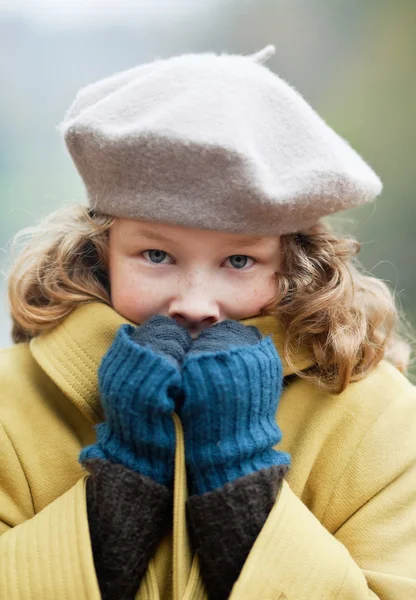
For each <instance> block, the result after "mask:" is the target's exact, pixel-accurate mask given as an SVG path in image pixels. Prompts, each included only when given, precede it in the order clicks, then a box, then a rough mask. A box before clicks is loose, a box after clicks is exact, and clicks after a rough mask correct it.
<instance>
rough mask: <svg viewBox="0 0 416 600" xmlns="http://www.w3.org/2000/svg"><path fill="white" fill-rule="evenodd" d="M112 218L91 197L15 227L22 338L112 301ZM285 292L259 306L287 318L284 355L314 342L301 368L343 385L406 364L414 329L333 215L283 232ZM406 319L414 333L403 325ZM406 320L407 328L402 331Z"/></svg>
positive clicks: (15, 318)
mask: <svg viewBox="0 0 416 600" xmlns="http://www.w3.org/2000/svg"><path fill="white" fill-rule="evenodd" d="M113 222H114V219H113V218H112V217H109V216H108V215H103V214H100V213H98V212H95V211H94V210H91V209H88V208H87V207H84V206H73V207H70V208H66V209H62V210H59V211H56V212H55V213H52V214H51V215H50V216H49V217H48V218H46V219H45V220H44V221H43V222H41V223H40V224H39V225H38V226H37V227H32V228H27V229H24V230H22V231H21V232H20V233H18V234H17V235H16V236H15V238H14V240H13V242H12V251H16V250H17V249H18V246H19V245H20V243H21V242H23V248H22V250H21V252H20V254H18V256H17V259H16V261H15V262H14V264H13V266H12V268H11V270H10V272H9V275H8V297H9V304H10V310H11V318H12V323H13V328H12V338H13V341H14V342H15V343H19V342H24V341H28V340H30V339H31V338H33V337H35V336H36V335H38V334H39V333H41V332H42V331H45V330H48V329H51V328H53V327H55V326H56V325H57V324H58V323H59V322H61V321H62V320H63V319H65V317H66V316H67V315H68V314H69V313H71V312H72V311H73V310H74V309H75V308H76V307H77V306H79V305H81V304H86V303H88V302H91V301H97V300H98V301H100V302H104V303H106V304H108V305H109V306H111V297H110V282H109V280H108V276H107V271H108V233H109V230H110V228H111V226H112V224H113ZM281 244H282V252H283V268H282V273H279V274H278V275H277V278H278V292H277V294H276V296H275V298H273V300H272V301H271V302H270V303H269V304H268V305H267V306H266V307H264V309H263V311H262V314H270V315H274V316H276V317H277V318H278V319H279V320H280V321H281V323H282V324H283V326H284V331H285V335H284V350H283V352H284V359H285V360H286V361H287V363H288V364H289V365H291V366H292V367H293V369H294V370H296V367H295V365H294V364H293V363H292V360H291V356H293V354H292V353H293V349H294V348H295V347H297V346H299V345H305V346H307V347H308V348H309V349H310V351H311V352H312V353H313V356H314V358H315V363H316V364H315V365H314V366H313V367H311V368H310V369H306V370H305V371H302V372H298V371H296V373H297V374H298V375H299V376H300V377H302V378H304V379H307V380H310V381H312V382H313V383H315V384H316V385H318V386H320V387H322V388H324V389H325V390H327V391H329V392H330V393H334V394H339V393H341V392H342V391H343V390H345V388H346V387H347V385H348V383H349V382H351V381H357V380H359V379H362V378H363V377H365V376H366V374H367V373H369V372H370V371H371V370H372V369H374V367H375V366H376V365H377V364H378V363H379V362H380V361H381V360H382V359H383V358H385V359H386V360H388V361H389V362H391V363H392V364H394V365H395V366H396V367H397V368H398V369H399V370H400V371H401V372H403V373H404V374H406V373H407V369H408V366H409V360H410V355H411V345H410V343H408V342H407V341H406V340H405V337H406V335H407V337H408V340H409V342H410V341H411V342H413V337H412V336H411V335H410V334H409V333H408V332H409V331H411V327H410V325H409V323H408V322H407V321H406V319H405V317H404V316H403V315H401V314H400V312H399V309H398V308H397V307H396V303H395V299H394V296H393V294H392V293H391V292H390V290H389V288H388V287H387V285H386V284H385V283H384V282H383V281H382V280H380V279H377V278H375V277H372V276H367V275H365V273H364V272H360V269H361V271H363V269H362V267H360V265H359V263H358V262H357V261H356V259H355V258H354V257H355V256H356V255H357V254H358V252H359V250H360V244H359V242H357V241H356V240H354V239H352V238H349V237H339V236H337V235H335V234H334V232H333V231H332V230H331V227H330V226H329V225H328V224H324V223H322V222H320V223H318V224H317V225H316V226H315V227H313V228H310V229H308V230H305V231H300V232H297V233H293V234H288V235H283V236H282V237H281ZM404 326H406V328H408V329H407V333H405V328H404ZM400 329H403V332H402V333H399V330H400Z"/></svg>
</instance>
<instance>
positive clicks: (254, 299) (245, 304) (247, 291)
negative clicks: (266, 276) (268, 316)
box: [234, 278, 277, 318]
mask: <svg viewBox="0 0 416 600" xmlns="http://www.w3.org/2000/svg"><path fill="white" fill-rule="evenodd" d="M276 291H277V286H276V283H275V279H274V278H270V280H267V281H264V282H263V281H261V282H257V283H255V282H252V283H251V284H249V285H247V286H245V288H244V290H239V291H238V292H237V293H235V295H234V301H235V306H236V307H238V309H239V310H240V311H243V313H244V315H253V314H257V313H259V312H260V311H261V310H262V308H264V306H266V304H267V303H268V302H269V301H270V299H271V298H272V297H273V296H274V294H275V293H276ZM241 318H242V317H241Z"/></svg>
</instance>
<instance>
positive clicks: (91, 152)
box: [58, 45, 382, 235]
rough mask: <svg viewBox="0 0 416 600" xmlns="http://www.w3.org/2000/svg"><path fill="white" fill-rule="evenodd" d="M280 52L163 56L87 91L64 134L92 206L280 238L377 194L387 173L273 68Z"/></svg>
mask: <svg viewBox="0 0 416 600" xmlns="http://www.w3.org/2000/svg"><path fill="white" fill-rule="evenodd" d="M274 52H275V47H274V46H273V45H269V46H266V47H265V48H264V49H263V50H261V51H259V52H257V53H255V54H251V55H239V54H227V53H222V54H215V53H213V52H202V53H188V54H182V55H179V56H173V57H169V58H165V59H160V58H159V59H155V60H153V61H152V62H150V63H146V64H142V65H139V66H137V67H134V68H131V69H128V70H124V71H121V72H119V73H116V74H114V75H112V76H110V77H106V78H104V79H101V80H99V81H97V82H95V83H93V84H91V85H88V86H86V87H84V88H82V89H81V90H80V91H79V92H78V94H77V95H76V97H75V100H74V102H73V104H72V106H71V107H70V108H69V110H68V112H67V113H66V115H65V117H64V120H63V121H62V123H61V124H60V125H59V126H58V130H59V131H60V133H61V134H62V135H63V137H64V140H65V143H66V145H67V148H68V150H69V152H70V154H71V156H72V159H73V161H74V163H75V165H76V168H77V170H78V172H79V174H80V175H81V177H82V179H83V182H84V184H85V187H86V190H87V195H88V199H89V203H90V206H92V207H94V208H96V209H98V210H100V211H101V212H104V213H106V214H109V215H113V216H116V217H126V218H132V219H140V220H144V221H156V222H160V223H168V224H177V225H184V226H188V227H195V228H200V229H214V230H218V231H229V232H236V233H246V234H253V235H273V234H277V235H281V234H285V233H292V232H295V231H299V230H301V229H302V228H306V227H309V226H311V225H313V224H314V223H315V222H316V221H317V219H319V218H320V217H323V216H325V215H329V214H331V213H334V212H338V211H342V210H345V209H348V208H350V207H353V206H357V205H360V204H363V203H366V202H371V201H373V200H374V199H375V198H376V196H377V195H378V194H380V192H381V190H382V184H381V181H380V179H379V177H378V176H377V175H376V174H375V172H374V171H373V170H372V168H371V167H370V166H369V165H368V164H367V163H366V162H365V161H364V160H363V158H361V156H360V155H359V154H358V153H357V152H356V151H355V150H354V149H353V148H352V147H351V146H350V145H349V143H348V142H347V141H346V140H344V139H343V138H342V137H340V136H339V135H338V134H337V133H336V132H335V131H334V130H333V129H332V128H331V127H330V126H329V125H327V123H326V122H325V121H324V120H323V119H322V118H321V117H320V116H319V115H318V113H317V112H316V111H315V110H314V109H313V108H312V107H311V106H310V105H309V104H308V103H307V101H306V100H305V99H304V98H303V97H302V96H301V94H300V93H299V92H298V91H297V90H295V89H294V87H292V86H291V85H290V84H289V83H287V82H286V81H284V80H283V79H282V78H280V77H279V76H277V75H276V74H275V73H273V72H272V71H271V70H270V69H269V68H268V67H267V66H266V65H265V64H264V63H265V62H266V61H267V60H268V58H269V57H270V56H271V55H272V54H273V53H274Z"/></svg>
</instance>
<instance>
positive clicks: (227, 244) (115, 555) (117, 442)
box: [0, 47, 416, 600]
mask: <svg viewBox="0 0 416 600" xmlns="http://www.w3.org/2000/svg"><path fill="white" fill-rule="evenodd" d="M273 50H274V48H273V47H267V48H265V49H264V50H263V51H261V52H259V53H257V54H255V55H252V56H237V55H225V54H223V55H215V54H211V53H206V54H193V55H182V56H179V57H172V58H170V59H166V60H157V61H154V62H153V63H151V64H148V65H142V66H139V67H137V68H134V69H130V70H128V71H125V72H122V73H119V74H116V75H114V76H112V77H109V78H107V79H104V80H102V81H99V82H97V83H95V84H93V85H91V86H88V87H86V88H84V89H83V90H81V91H80V92H79V94H78V95H77V97H76V99H75V102H74V104H73V105H72V107H71V109H70V110H69V112H68V114H67V115H66V118H65V120H64V122H63V124H62V126H61V130H62V132H63V134H64V137H65V141H66V143H67V145H68V148H69V150H70V153H71V155H72V157H73V159H74V162H75V164H76V166H77V168H78V171H79V173H80V174H81V176H82V178H83V180H84V182H85V185H86V188H87V191H88V196H89V200H90V206H89V207H82V206H77V207H73V208H70V209H66V210H63V211H59V212H57V213H56V214H53V215H52V216H50V217H49V218H48V219H47V220H46V221H45V222H43V223H42V224H41V225H40V226H39V227H37V228H36V229H35V230H34V231H33V232H32V234H33V235H32V236H31V239H30V240H29V241H28V242H27V244H26V246H25V248H24V249H23V250H22V253H21V255H20V257H19V258H18V259H17V260H16V262H15V264H14V266H13V268H12V269H11V272H10V278H9V298H10V306H11V316H12V320H13V339H14V342H15V345H14V346H13V347H11V348H9V349H5V350H3V351H1V352H0V383H1V385H0V390H1V391H0V435H1V443H0V453H1V478H0V534H1V535H0V597H1V598H2V600H3V599H4V600H10V599H13V600H14V599H16V600H24V599H36V600H38V599H42V600H57V599H58V598H59V599H61V598H62V599H67V600H72V599H74V600H83V599H85V600H94V599H98V598H104V599H115V598H118V599H132V598H136V599H140V600H144V599H146V600H150V599H151V600H157V599H163V600H170V599H174V600H191V599H192V600H193V599H196V600H199V599H200V600H202V599H207V598H209V599H225V598H228V597H229V598H231V599H232V600H240V599H247V600H266V599H272V598H273V599H276V600H277V599H281V600H283V599H294V600H313V599H319V600H321V599H323V598H325V599H326V598H328V599H335V598H336V599H337V600H352V599H355V600H359V599H362V600H364V599H366V600H368V599H369V598H374V599H375V598H380V599H384V600H404V599H409V600H410V598H416V530H415V523H416V436H415V424H416V391H415V388H414V386H412V385H411V383H410V382H409V381H408V379H407V378H406V376H405V373H406V368H407V364H408V362H409V347H408V345H407V344H406V342H405V341H404V340H403V339H401V338H400V337H399V335H398V330H399V325H400V322H399V319H398V312H397V310H396V308H395V306H394V302H393V299H392V296H391V294H390V292H389V290H388V288H387V287H386V286H385V284H384V283H383V282H382V281H379V280H377V279H375V278H371V277H368V276H364V275H363V274H362V273H360V270H359V265H358V263H356V264H354V260H355V258H354V257H355V256H356V254H357V253H358V251H359V244H358V243H357V242H356V241H354V240H352V239H350V238H347V237H337V236H336V235H335V234H334V233H333V232H332V231H331V229H330V228H329V226H328V225H326V224H324V223H323V222H322V220H321V218H322V217H324V216H325V215H328V214H330V213H333V212H337V211H340V210H343V209H346V208H348V207H350V206H354V205H358V204H360V203H363V202H368V201H371V200H373V199H374V198H375V197H376V196H377V195H378V194H379V192H380V190H381V184H380V180H379V179H378V177H377V176H376V175H375V173H374V172H373V171H372V169H371V168H370V167H369V166H368V165H367V164H366V163H365V162H364V161H363V160H362V159H361V158H360V157H359V155H358V154H357V153H356V152H355V151H354V150H353V149H352V148H351V147H350V146H349V145H348V144H347V143H346V142H345V141H344V140H342V138H340V137H339V136H338V135H337V134H336V133H335V132H334V131H333V130H332V129H330V128H329V127H328V126H327V125H326V124H325V123H324V121H323V120H322V119H320V117H319V116H318V115H317V114H316V113H315V112H314V111H313V109H312V108H311V107H310V106H309V105H308V104H307V103H306V102H305V100H304V99H303V98H302V97H301V96H300V95H299V93H298V92H297V91H295V90H294V89H293V88H292V87H290V86H289V85H288V84H287V83H286V82H284V81H282V80H281V79H280V78H279V77H277V76H276V75H274V74H273V73H272V72H271V71H270V70H269V69H268V68H267V67H266V66H265V65H264V64H263V63H264V62H265V61H266V59H267V58H268V57H269V56H270V55H271V53H272V52H273Z"/></svg>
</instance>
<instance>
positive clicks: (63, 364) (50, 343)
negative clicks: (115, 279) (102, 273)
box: [30, 302, 313, 423]
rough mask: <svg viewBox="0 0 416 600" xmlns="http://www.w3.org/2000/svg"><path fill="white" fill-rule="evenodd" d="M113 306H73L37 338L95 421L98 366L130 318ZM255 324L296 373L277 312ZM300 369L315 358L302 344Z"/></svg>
mask: <svg viewBox="0 0 416 600" xmlns="http://www.w3.org/2000/svg"><path fill="white" fill-rule="evenodd" d="M128 322H129V321H127V320H126V319H124V318H123V317H122V316H120V315H119V314H118V313H117V312H116V311H114V310H113V309H112V308H111V307H109V306H107V305H105V304H103V303H99V302H91V303H89V304H86V305H84V306H82V307H80V308H77V309H76V310H75V311H74V312H72V313H71V314H70V315H69V316H68V317H67V318H66V319H65V320H64V321H62V322H61V323H60V324H59V325H57V326H56V327H54V328H53V329H51V330H50V331H48V332H44V333H42V334H41V335H39V336H37V337H35V338H33V339H32V340H31V342H30V349H31V352H32V355H33V357H34V358H35V360H36V361H37V362H38V364H39V365H40V366H41V367H42V369H43V370H44V371H45V372H46V374H47V375H48V376H49V377H50V378H51V379H52V380H53V381H54V382H55V383H56V384H57V385H58V387H59V388H60V389H61V390H62V391H63V392H64V394H66V395H67V396H68V397H69V398H70V399H71V400H72V402H73V403H74V404H75V405H76V406H77V407H78V408H79V410H80V411H81V412H82V413H83V414H84V415H85V416H86V417H87V418H88V419H89V420H90V421H91V422H93V423H98V422H100V421H102V419H103V412H102V409H101V406H100V401H99V393H98V381H97V370H98V367H99V365H100V362H101V359H102V357H103V356H104V354H105V353H106V351H107V349H108V348H109V347H110V345H111V343H112V341H113V339H114V336H115V334H116V331H117V330H118V328H119V327H120V325H122V324H124V323H128ZM241 322H242V323H244V325H254V326H255V327H257V328H258V329H259V331H260V332H261V333H262V334H263V335H270V336H271V338H272V340H273V343H274V345H275V347H276V349H277V351H278V353H279V356H280V357H281V359H282V364H283V375H284V376H285V377H286V376H288V375H291V374H292V373H293V372H294V370H293V369H290V368H289V366H288V365H287V364H286V362H285V361H284V360H283V353H282V348H283V343H282V342H283V329H282V327H281V325H280V323H279V322H278V321H277V320H276V318H275V317H272V316H257V317H251V318H249V319H243V320H242V321H241ZM293 362H294V364H295V366H296V368H297V369H298V370H303V369H306V368H307V367H309V366H311V365H312V364H313V358H312V356H311V354H310V353H309V352H308V351H307V350H306V349H305V348H299V349H298V350H297V351H296V353H295V354H294V355H293Z"/></svg>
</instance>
